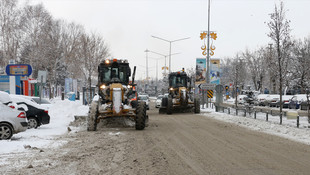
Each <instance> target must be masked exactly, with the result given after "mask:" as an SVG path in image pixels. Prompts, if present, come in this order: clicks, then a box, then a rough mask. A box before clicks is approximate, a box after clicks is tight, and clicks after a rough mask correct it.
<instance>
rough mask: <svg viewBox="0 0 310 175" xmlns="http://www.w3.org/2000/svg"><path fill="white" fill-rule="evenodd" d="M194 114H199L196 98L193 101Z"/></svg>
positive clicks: (198, 104)
mask: <svg viewBox="0 0 310 175" xmlns="http://www.w3.org/2000/svg"><path fill="white" fill-rule="evenodd" d="M194 112H195V113H196V114H198V113H200V103H199V99H198V98H195V99H194Z"/></svg>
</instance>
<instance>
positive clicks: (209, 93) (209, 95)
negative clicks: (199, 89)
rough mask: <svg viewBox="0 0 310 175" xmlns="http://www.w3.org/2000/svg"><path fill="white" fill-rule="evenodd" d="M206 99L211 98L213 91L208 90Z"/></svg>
mask: <svg viewBox="0 0 310 175" xmlns="http://www.w3.org/2000/svg"><path fill="white" fill-rule="evenodd" d="M208 98H213V90H208Z"/></svg>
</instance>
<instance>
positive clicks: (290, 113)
mask: <svg viewBox="0 0 310 175" xmlns="http://www.w3.org/2000/svg"><path fill="white" fill-rule="evenodd" d="M214 105H215V108H216V112H225V109H226V110H227V113H228V114H230V113H231V109H234V110H235V114H236V115H238V111H243V114H244V117H245V116H246V115H247V113H248V114H250V115H251V114H254V119H256V113H258V112H261V113H265V114H266V121H268V120H269V115H272V116H274V115H280V109H278V108H269V107H261V106H246V105H240V104H239V105H237V108H236V106H235V104H230V103H220V104H214ZM282 112H283V115H284V116H286V117H287V119H296V120H297V121H296V125H297V127H299V117H307V116H308V112H307V111H301V110H290V109H283V110H282Z"/></svg>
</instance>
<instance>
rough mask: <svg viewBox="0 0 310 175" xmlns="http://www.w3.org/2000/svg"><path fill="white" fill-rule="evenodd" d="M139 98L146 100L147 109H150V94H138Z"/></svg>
mask: <svg viewBox="0 0 310 175" xmlns="http://www.w3.org/2000/svg"><path fill="white" fill-rule="evenodd" d="M138 100H142V101H144V102H145V104H146V109H147V110H149V109H150V106H149V103H150V102H149V96H148V95H139V96H138Z"/></svg>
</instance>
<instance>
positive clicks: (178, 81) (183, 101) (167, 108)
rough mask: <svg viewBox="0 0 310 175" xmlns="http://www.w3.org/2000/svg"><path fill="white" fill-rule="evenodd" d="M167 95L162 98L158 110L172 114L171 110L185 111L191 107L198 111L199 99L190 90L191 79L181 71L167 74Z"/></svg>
mask: <svg viewBox="0 0 310 175" xmlns="http://www.w3.org/2000/svg"><path fill="white" fill-rule="evenodd" d="M168 78H169V95H168V97H164V98H163V99H162V105H161V108H160V109H159V110H160V112H166V113H167V114H172V112H173V111H177V110H179V111H186V110H188V109H193V110H194V112H195V113H200V104H199V99H198V98H195V97H194V95H193V93H192V92H191V89H192V87H191V79H190V78H189V77H188V76H187V74H186V73H185V72H184V69H182V71H178V72H172V73H170V74H169V77H168Z"/></svg>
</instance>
